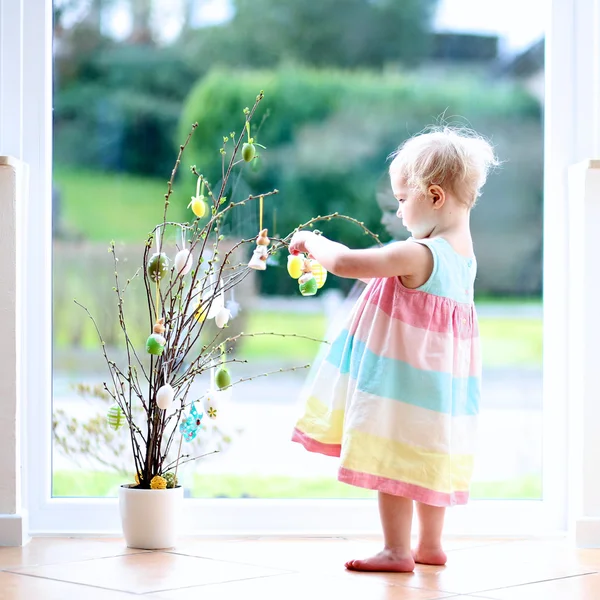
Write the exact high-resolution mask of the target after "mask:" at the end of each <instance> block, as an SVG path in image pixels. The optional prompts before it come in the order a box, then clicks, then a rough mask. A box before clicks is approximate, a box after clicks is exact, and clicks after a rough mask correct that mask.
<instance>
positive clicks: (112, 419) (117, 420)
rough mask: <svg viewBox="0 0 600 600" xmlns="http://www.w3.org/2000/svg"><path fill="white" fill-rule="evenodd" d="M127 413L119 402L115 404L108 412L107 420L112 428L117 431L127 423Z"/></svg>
mask: <svg viewBox="0 0 600 600" xmlns="http://www.w3.org/2000/svg"><path fill="white" fill-rule="evenodd" d="M125 421H126V419H125V413H124V412H123V411H122V410H121V407H120V406H119V405H118V404H113V405H112V406H111V407H110V408H109V409H108V413H106V422H107V423H108V425H109V427H110V428H111V429H114V430H115V431H116V430H117V429H120V428H121V427H123V425H125Z"/></svg>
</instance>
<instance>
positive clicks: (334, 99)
mask: <svg viewBox="0 0 600 600" xmlns="http://www.w3.org/2000/svg"><path fill="white" fill-rule="evenodd" d="M342 6H343V10H340V8H341V7H342ZM541 6H542V3H541V0H537V1H536V2H531V3H528V4H527V6H525V5H524V4H523V3H522V2H521V3H517V2H516V1H513V0H511V1H507V2H504V3H495V4H493V5H488V3H481V2H476V1H475V0H438V1H435V0H406V1H404V2H402V3H399V2H395V1H392V0H378V1H376V2H372V1H366V0H345V1H344V2H340V0H335V1H334V0H323V1H322V2H319V3H310V2H308V3H300V2H297V1H296V0H253V1H252V2H250V1H249V0H231V1H228V0H210V1H209V2H205V1H200V0H173V1H169V2H167V1H166V0H54V13H55V15H54V16H55V19H54V65H55V72H54V73H55V75H54V77H55V80H54V165H53V207H54V211H53V214H54V223H53V234H54V242H53V267H54V268H53V282H54V290H53V300H54V304H53V311H54V334H53V340H54V362H53V383H54V395H53V414H54V433H55V435H54V444H53V455H52V456H53V494H54V495H55V496H115V495H116V493H117V490H118V486H119V485H120V484H121V483H124V482H127V481H130V480H131V481H132V479H133V470H134V469H133V463H132V460H131V458H130V456H131V450H130V447H129V442H128V438H127V435H126V432H125V430H124V429H121V430H119V432H118V433H117V434H114V433H113V432H112V431H111V430H110V429H109V428H108V427H107V425H106V419H105V415H106V412H107V408H108V406H110V402H108V401H107V400H106V398H102V397H98V395H100V396H102V393H100V394H98V393H97V392H98V390H100V392H102V389H101V387H98V386H100V385H101V383H102V382H103V381H106V380H107V377H108V371H107V369H106V364H105V362H104V359H103V357H102V353H101V347H100V345H99V342H98V338H97V335H96V332H95V329H94V326H93V324H92V322H91V321H90V319H89V318H88V316H87V314H86V313H85V311H84V310H83V309H82V308H80V307H79V306H77V305H76V304H74V303H73V299H76V300H77V301H78V302H79V303H81V304H83V305H84V306H85V307H87V308H88V309H89V310H90V312H91V313H92V314H93V316H94V318H95V319H96V321H97V323H98V326H99V328H100V330H101V332H102V336H103V339H104V341H105V343H106V348H107V349H108V350H109V351H110V352H111V356H114V357H115V360H120V361H123V360H124V359H126V356H125V354H124V345H123V343H122V336H121V333H120V328H119V322H118V318H117V310H116V306H117V305H116V302H117V298H116V296H115V293H114V291H113V286H114V285H115V282H114V265H113V263H112V260H113V255H112V254H111V253H109V252H107V249H108V248H109V244H110V242H111V241H113V240H114V242H115V249H116V254H117V256H118V258H119V272H120V273H121V278H122V279H121V285H123V284H124V281H125V280H126V279H127V278H130V277H132V276H133V275H134V273H135V272H136V270H137V269H138V268H139V267H141V266H142V255H143V251H144V244H145V241H146V238H147V235H148V233H149V232H150V231H151V230H152V228H153V227H154V226H155V224H156V223H158V222H160V221H161V219H162V206H163V198H164V194H165V192H166V190H167V180H168V179H169V177H170V176H171V171H172V168H173V165H174V162H175V159H176V157H177V152H178V149H179V145H180V144H181V143H183V142H184V140H185V139H186V136H187V134H188V132H189V131H190V127H191V124H192V123H194V122H198V124H199V126H198V130H197V131H196V132H195V134H194V137H193V138H192V142H191V143H190V146H189V147H188V149H187V150H186V152H185V153H184V157H183V161H182V163H181V166H180V170H179V174H178V176H177V178H176V179H175V187H174V193H173V196H172V198H171V204H170V208H169V210H170V214H171V218H172V219H175V220H178V221H187V220H189V219H190V217H191V211H190V209H188V207H187V205H188V203H189V202H190V197H191V196H193V195H194V194H195V191H196V190H195V180H194V176H193V175H192V173H191V172H190V165H194V164H195V165H198V168H199V169H202V170H203V172H205V173H206V174H207V176H208V177H209V178H211V179H212V182H213V183H214V184H215V185H217V184H218V182H219V180H220V178H221V162H220V155H219V148H220V147H221V144H222V139H223V136H229V134H230V132H231V131H232V130H233V131H235V132H237V134H239V133H240V127H242V123H243V113H242V109H243V108H244V107H246V106H252V104H253V102H254V98H255V96H256V94H257V93H258V92H259V90H261V89H263V90H264V91H265V100H264V101H263V103H262V104H261V107H260V110H259V111H258V112H257V119H256V121H255V124H254V127H255V128H256V129H255V130H254V131H255V135H256V136H257V141H259V142H260V143H261V144H263V145H264V146H266V147H267V148H266V150H264V151H263V150H262V149H259V155H260V156H259V158H258V159H257V160H256V161H255V162H254V163H252V164H251V165H248V166H245V167H244V168H242V166H241V165H238V166H237V167H236V169H237V170H236V174H235V178H234V179H235V185H232V186H231V196H230V199H231V200H234V201H239V200H242V199H244V198H245V197H246V196H248V194H257V193H264V192H266V191H269V190H271V189H273V188H277V189H279V190H280V194H279V195H278V196H275V197H267V198H265V202H264V214H263V219H262V225H263V226H264V227H267V228H268V229H269V234H270V235H271V236H274V237H277V236H285V235H287V234H288V233H290V232H291V231H292V229H293V228H294V227H296V226H297V225H298V224H299V223H302V222H305V221H307V220H309V219H310V218H311V217H314V216H317V215H325V214H329V213H333V212H340V213H343V214H347V215H350V216H352V217H354V218H356V219H357V220H358V221H362V222H364V223H365V225H366V226H367V227H369V228H370V229H371V230H373V231H374V232H375V233H377V234H379V235H380V236H381V239H382V241H384V242H389V241H391V240H394V239H398V240H401V239H406V237H407V235H408V234H407V232H406V230H404V228H403V227H402V224H401V221H400V220H399V219H397V218H396V217H395V211H396V209H397V202H396V201H395V200H394V197H393V195H392V193H391V189H390V185H389V180H388V177H387V174H386V173H387V166H388V164H389V163H388V157H389V155H390V153H391V152H393V151H394V150H395V148H396V147H397V146H398V145H399V144H400V143H401V142H402V141H403V140H405V139H406V138H407V137H409V136H411V135H413V134H416V133H418V132H419V131H421V130H422V129H423V128H424V127H426V126H428V125H432V124H433V125H435V124H445V123H447V124H451V125H458V126H464V127H470V128H473V129H474V130H476V131H478V132H479V133H481V134H483V135H484V136H486V137H487V138H488V139H490V140H491V141H492V143H493V144H494V146H495V148H496V151H497V154H498V156H499V158H500V160H501V161H502V164H501V166H500V168H498V169H497V170H496V172H494V173H493V174H492V175H491V176H490V177H489V180H488V182H487V184H486V186H485V188H484V192H483V195H482V197H481V198H480V199H479V201H478V205H477V206H476V208H475V209H474V210H473V213H472V219H471V223H472V232H473V238H474V242H475V247H476V253H477V259H478V275H477V281H476V305H477V309H478V314H479V319H480V335H481V342H482V348H483V373H484V375H483V396H482V400H481V415H480V423H479V442H478V453H477V462H476V467H475V476H474V482H473V486H472V495H473V497H475V498H481V499H483V498H508V499H538V498H541V489H542V481H541V463H542V305H541V289H542V243H543V239H542V205H543V197H542V181H543V126H542V115H543V105H544V97H543V89H544V63H543V56H544V52H543V50H544V31H543V28H542V26H541V25H540V19H539V17H538V14H539V12H540V10H541ZM528 11H530V12H531V14H527V13H528ZM260 225H261V223H260V217H259V213H258V210H257V205H256V203H250V204H248V205H246V206H242V207H240V208H239V210H236V211H235V213H234V216H233V217H232V218H230V219H229V220H228V221H227V222H226V224H225V229H224V231H223V233H224V235H225V236H226V241H229V242H230V243H231V244H233V243H235V242H236V241H237V240H239V239H242V238H252V237H255V236H256V235H257V232H258V231H259V227H260ZM321 225H322V227H321ZM318 227H321V228H322V229H323V231H324V232H325V233H326V234H327V235H329V236H331V237H333V238H334V239H337V240H339V241H341V242H343V243H346V244H347V245H349V246H352V247H362V248H364V247H368V246H369V245H370V244H371V242H370V241H369V239H370V238H368V236H365V235H364V234H363V232H362V231H361V229H360V228H359V227H357V226H356V225H355V224H351V223H348V222H330V223H329V222H328V223H323V224H320V225H318ZM176 243H178V240H177V239H169V240H168V243H167V248H166V249H167V250H168V252H170V253H171V254H174V252H175V250H174V247H175V244H176ZM249 257H250V256H249V252H248V253H247V254H246V255H243V256H242V257H241V258H242V259H243V261H245V262H247V261H248V259H249ZM286 262H287V257H286V256H285V254H284V253H280V254H279V255H278V256H276V258H275V260H272V261H270V263H269V265H268V267H267V270H266V271H264V272H260V271H257V272H252V273H251V275H250V276H249V277H247V278H246V279H245V280H244V281H243V282H242V284H240V286H238V287H236V288H235V291H234V293H233V294H232V293H231V292H228V294H227V295H226V301H227V302H228V303H232V304H230V306H233V305H236V306H239V309H240V310H239V314H238V315H237V316H236V317H235V318H234V319H233V320H232V321H231V323H230V327H229V329H228V330H227V335H228V336H231V335H235V334H236V333H239V332H241V331H245V332H265V331H269V332H276V333H285V334H303V335H305V336H308V337H312V338H316V339H323V338H326V339H328V340H332V338H333V337H334V336H335V334H336V332H338V331H339V330H340V329H341V328H342V327H343V325H344V321H345V319H346V318H347V316H348V314H349V311H350V309H351V307H352V305H353V302H354V300H355V299H356V297H357V295H358V294H359V293H360V291H361V289H362V287H361V286H362V284H361V283H360V282H359V283H355V282H353V281H350V280H343V279H340V278H337V277H334V276H331V275H330V276H329V277H328V279H327V281H326V283H325V285H324V286H323V288H322V289H320V290H319V291H318V293H317V294H316V295H315V296H313V297H303V296H301V295H300V293H299V289H298V282H297V281H295V280H294V279H292V278H291V277H290V276H289V275H288V272H287V269H286ZM126 302H127V318H128V327H129V331H130V335H131V337H132V339H134V340H135V343H136V344H138V345H139V347H140V348H141V349H142V350H141V351H142V353H143V352H144V344H145V340H146V337H147V335H148V309H147V302H146V293H145V289H144V286H143V282H142V281H141V280H139V279H138V280H134V281H133V283H132V284H131V287H130V289H129V290H128V292H127V301H126ZM324 352H326V347H325V346H319V344H317V343H315V342H311V341H309V340H306V339H301V338H295V337H264V336H260V337H248V338H245V339H243V341H242V342H241V343H240V344H239V345H238V346H237V347H236V351H235V354H234V357H235V358H236V359H237V360H239V361H246V360H247V361H248V362H247V363H245V362H239V363H238V362H236V363H233V364H232V366H231V371H232V374H233V376H234V379H235V380H237V379H240V378H244V379H245V378H249V377H254V376H258V375H261V374H264V373H267V372H271V371H278V370H279V369H282V370H283V371H284V372H281V373H278V374H274V375H269V376H268V377H256V378H255V379H252V380H250V381H247V382H243V383H241V384H240V385H236V386H234V388H233V394H232V398H231V399H230V400H229V402H228V403H227V404H226V406H224V414H223V415H222V416H221V417H220V418H218V419H217V420H215V422H214V427H212V424H211V427H209V429H208V430H207V431H202V432H201V435H200V436H199V438H198V440H197V441H196V442H195V443H194V445H193V446H192V445H190V447H189V452H190V454H191V455H192V456H195V455H198V454H203V453H211V452H213V451H214V450H219V452H217V453H215V454H210V455H209V456H207V457H205V458H203V459H202V460H200V461H197V462H191V463H189V464H187V465H182V467H181V471H180V477H181V478H182V480H183V482H184V484H185V486H186V489H187V490H188V493H189V495H191V496H195V497H274V498H350V497H373V496H374V493H373V492H371V491H369V490H365V489H361V488H358V487H351V486H347V485H345V484H342V483H339V482H338V481H337V480H336V474H337V468H338V464H337V460H336V459H335V458H331V457H327V456H322V455H317V454H311V453H308V452H306V451H305V450H304V449H303V448H301V447H300V446H299V445H297V444H292V443H291V441H290V438H291V434H292V430H293V427H294V425H295V420H296V417H297V415H298V414H299V411H300V410H301V401H300V399H301V397H302V391H303V389H306V385H307V381H310V379H311V378H312V377H313V376H314V375H315V371H316V368H317V367H318V365H319V364H320V362H321V361H322V360H323V358H324ZM145 358H147V356H145ZM309 363H310V364H311V365H312V366H311V367H310V368H300V369H297V370H291V369H292V368H295V367H302V366H304V365H306V364H309ZM210 383H211V382H210V378H209V375H208V374H207V373H205V374H203V375H202V376H199V377H198V378H197V380H196V382H195V383H194V388H193V394H195V395H197V396H200V395H202V394H203V392H204V390H206V388H207V386H209V385H210ZM508 440H510V443H508ZM186 452H187V451H186Z"/></svg>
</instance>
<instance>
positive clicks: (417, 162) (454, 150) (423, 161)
mask: <svg viewBox="0 0 600 600" xmlns="http://www.w3.org/2000/svg"><path fill="white" fill-rule="evenodd" d="M391 158H393V161H392V164H391V165H390V175H395V176H400V177H401V178H402V179H404V181H405V182H406V185H408V186H409V187H410V188H412V189H415V190H418V191H420V192H422V193H423V194H425V193H427V190H428V189H429V186H431V185H439V186H441V187H442V188H444V189H445V190H447V191H451V192H452V193H454V194H455V195H456V196H457V198H458V200H460V201H462V202H464V203H465V204H467V206H468V207H469V208H471V207H473V206H474V205H475V202H476V200H477V198H478V197H479V196H480V195H481V188H482V187H483V185H484V183H485V182H486V179H487V176H488V173H489V171H490V169H491V168H492V167H495V166H497V165H498V164H499V162H498V159H497V158H496V156H495V154H494V149H493V148H492V146H491V144H490V143H489V142H488V141H486V140H485V139H484V138H483V137H481V136H480V135H478V134H477V133H475V132H474V131H471V130H469V129H458V128H454V127H448V126H442V127H435V128H428V130H426V132H423V133H420V134H417V135H416V136H414V137H412V138H410V139H408V140H406V141H405V142H404V143H403V144H402V145H401V146H400V147H399V148H398V150H397V151H396V152H395V153H393V154H392V155H391Z"/></svg>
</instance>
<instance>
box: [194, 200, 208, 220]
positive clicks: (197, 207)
mask: <svg viewBox="0 0 600 600" xmlns="http://www.w3.org/2000/svg"><path fill="white" fill-rule="evenodd" d="M192 212H193V213H194V214H195V215H196V216H197V217H198V218H199V219H201V218H202V217H203V216H204V215H205V214H206V202H204V196H194V197H193V198H192Z"/></svg>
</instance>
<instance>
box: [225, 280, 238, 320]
mask: <svg viewBox="0 0 600 600" xmlns="http://www.w3.org/2000/svg"><path fill="white" fill-rule="evenodd" d="M225 306H226V308H227V309H229V314H230V318H231V319H235V318H236V317H237V316H238V314H239V313H240V305H239V303H238V302H236V301H235V288H231V299H230V300H228V301H227V303H226V304H225Z"/></svg>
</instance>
